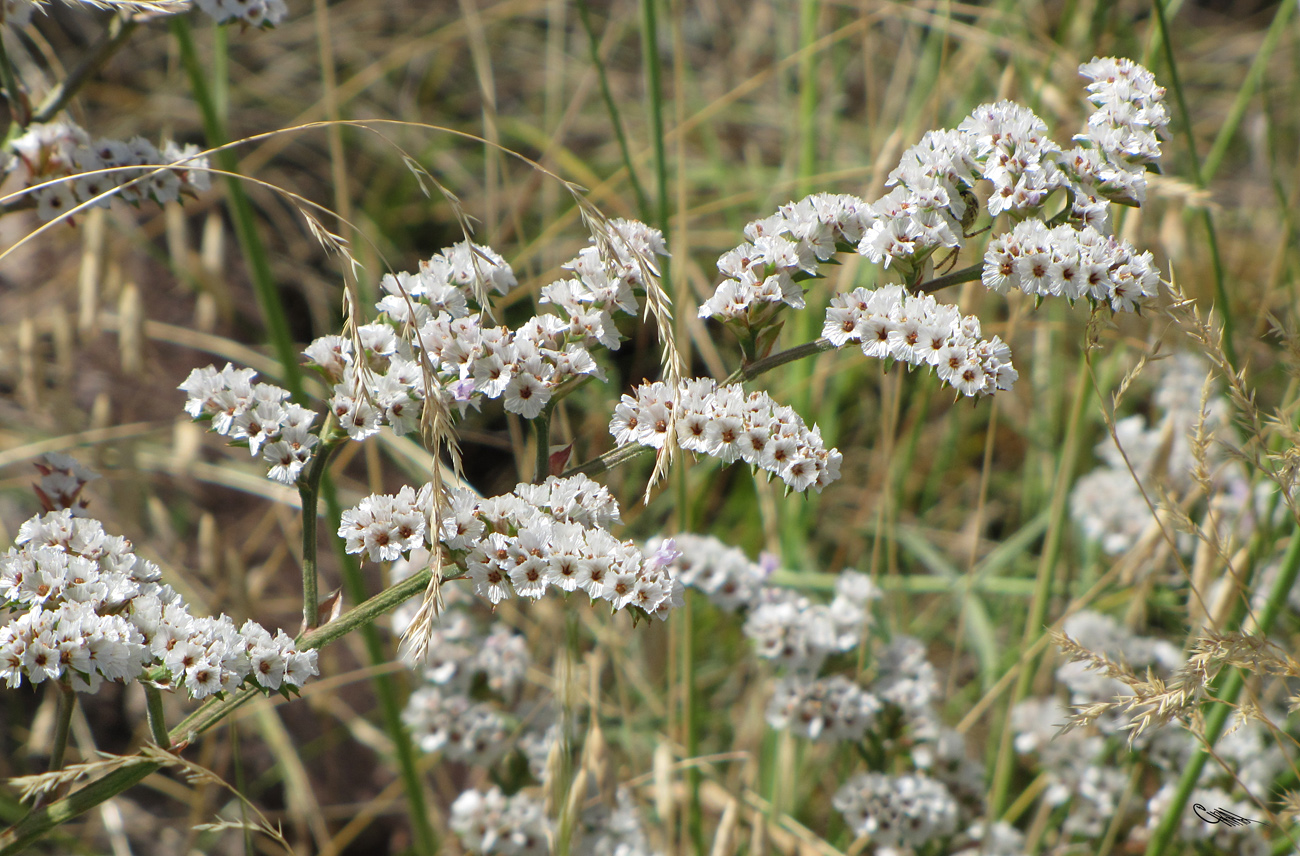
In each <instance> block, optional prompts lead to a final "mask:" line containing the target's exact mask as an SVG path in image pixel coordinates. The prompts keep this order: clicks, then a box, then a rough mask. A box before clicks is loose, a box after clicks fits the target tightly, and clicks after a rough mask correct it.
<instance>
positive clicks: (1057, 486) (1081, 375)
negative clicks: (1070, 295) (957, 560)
mask: <svg viewBox="0 0 1300 856" xmlns="http://www.w3.org/2000/svg"><path fill="white" fill-rule="evenodd" d="M1086 359H1087V354H1084V355H1082V356H1081V357H1080V358H1079V366H1078V369H1077V372H1078V375H1077V376H1078V380H1077V381H1076V383H1075V389H1074V402H1073V403H1072V404H1071V406H1070V421H1069V423H1068V424H1067V425H1066V432H1065V440H1064V442H1063V443H1062V445H1061V449H1062V451H1061V456H1060V458H1059V459H1058V460H1057V464H1056V480H1055V483H1054V486H1053V490H1052V504H1051V507H1050V509H1051V510H1050V514H1049V517H1048V528H1047V534H1046V536H1045V538H1046V540H1045V542H1044V544H1043V552H1042V555H1041V557H1040V560H1039V563H1038V578H1037V581H1036V583H1035V586H1034V595H1033V598H1032V599H1031V600H1030V604H1029V618H1028V619H1027V620H1026V622H1025V629H1024V637H1023V639H1022V641H1021V648H1022V649H1023V650H1029V649H1031V648H1033V646H1034V644H1035V643H1036V642H1037V641H1038V638H1039V637H1040V636H1042V635H1043V631H1044V629H1045V627H1046V625H1047V607H1048V605H1049V604H1050V602H1051V597H1052V578H1053V576H1054V575H1055V573H1056V566H1057V562H1058V561H1059V559H1060V557H1061V547H1062V545H1063V543H1064V536H1065V532H1066V531H1067V530H1068V528H1069V502H1068V499H1069V496H1070V485H1071V484H1072V483H1073V480H1074V465H1075V458H1076V457H1077V453H1076V450H1077V447H1078V438H1079V433H1080V431H1081V430H1082V425H1083V414H1084V410H1085V408H1084V405H1085V403H1086V402H1087V401H1088V397H1089V393H1090V392H1091V391H1092V384H1091V383H1090V381H1089V377H1088V370H1087V365H1086ZM1038 662H1039V658H1038V657H1033V658H1031V659H1029V660H1026V661H1025V663H1024V664H1023V666H1022V668H1021V670H1020V675H1019V676H1018V677H1017V679H1016V687H1015V691H1014V693H1013V695H1012V697H1011V703H1010V704H1009V705H1008V707H1007V718H1008V720H1009V719H1010V716H1011V709H1012V708H1014V707H1015V706H1016V704H1018V703H1019V702H1020V701H1021V700H1023V699H1024V698H1025V697H1026V696H1028V695H1029V690H1030V687H1031V685H1032V684H1033V681H1034V676H1035V674H1036V673H1037V669H1038ZM1013 748H1014V747H1013V745H1012V740H1011V729H1010V728H1004V729H1003V731H1002V739H1001V741H1000V743H999V744H998V755H997V763H996V765H995V767H994V772H993V785H992V788H991V791H990V795H989V818H990V819H994V820H996V819H999V817H1000V815H1001V814H1002V810H1003V808H1005V807H1006V802H1007V792H1008V789H1009V788H1010V785H1011V772H1012V760H1013V759H1014V752H1013V751H1012V750H1013Z"/></svg>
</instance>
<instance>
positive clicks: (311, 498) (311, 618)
mask: <svg viewBox="0 0 1300 856" xmlns="http://www.w3.org/2000/svg"><path fill="white" fill-rule="evenodd" d="M329 427H330V423H328V422H327V423H326V427H325V428H324V429H322V431H321V433H322V434H325V433H327V432H328V431H329ZM342 445H343V443H342V442H341V441H339V442H330V441H326V442H324V443H321V445H320V448H319V449H317V450H316V457H315V459H314V460H313V461H312V463H311V469H310V470H308V471H307V478H305V479H303V480H301V481H299V482H298V498H299V500H300V503H299V504H300V506H301V508H302V628H303V630H312V629H314V628H315V627H316V625H317V624H318V623H319V622H320V582H319V571H318V568H319V562H320V559H319V556H318V555H317V552H318V550H319V539H318V537H317V532H318V524H319V519H320V515H319V514H318V513H317V502H318V499H319V498H320V486H321V479H322V478H323V477H324V475H325V471H326V469H327V468H328V466H329V461H330V458H331V457H333V456H334V453H335V452H336V451H338V450H339V449H340V448H342Z"/></svg>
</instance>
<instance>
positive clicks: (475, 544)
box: [338, 475, 682, 619]
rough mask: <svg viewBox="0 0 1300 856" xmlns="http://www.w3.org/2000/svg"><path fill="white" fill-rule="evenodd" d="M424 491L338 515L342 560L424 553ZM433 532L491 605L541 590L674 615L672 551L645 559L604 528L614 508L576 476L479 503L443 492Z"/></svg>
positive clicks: (677, 598) (678, 589) (667, 546)
mask: <svg viewBox="0 0 1300 856" xmlns="http://www.w3.org/2000/svg"><path fill="white" fill-rule="evenodd" d="M431 499H432V486H430V485H426V486H425V487H423V488H421V489H420V490H418V491H417V490H415V489H414V488H411V487H405V488H403V489H402V490H401V491H400V492H399V493H398V494H396V495H394V496H385V495H378V496H372V497H367V498H366V499H364V500H362V501H361V503H360V504H358V505H357V506H355V507H354V508H351V509H349V510H347V511H345V512H344V513H343V518H342V523H341V525H340V527H339V533H338V534H339V537H340V538H343V539H344V540H345V542H346V548H347V551H348V552H349V553H366V554H367V555H368V556H369V557H370V559H371V560H372V561H391V560H393V559H396V558H398V557H399V556H403V555H406V554H409V553H410V552H411V551H412V550H415V549H419V548H424V547H429V546H432V542H431V541H430V540H429V539H430V538H432V537H434V536H433V534H432V532H433V527H431V526H429V515H430V513H431V510H430V509H431ZM445 507H446V513H445V514H444V516H443V517H442V519H441V521H440V525H439V526H438V527H437V530H436V531H437V537H438V538H439V540H440V541H441V542H442V545H443V548H444V556H445V557H446V558H448V559H450V560H452V561H454V562H455V563H456V564H457V566H459V567H461V568H463V569H464V573H465V575H466V576H467V577H468V578H469V579H470V580H472V581H473V583H474V591H475V593H477V594H478V595H480V596H482V597H485V598H487V599H488V600H489V601H490V602H492V603H493V604H497V603H500V602H501V601H502V600H506V599H508V598H511V597H515V596H519V597H528V598H532V599H534V600H536V599H538V598H540V597H542V596H543V595H544V594H545V593H546V591H547V589H549V588H556V589H559V590H560V591H563V592H566V593H568V592H575V591H579V590H581V591H583V592H585V593H586V594H587V595H588V596H589V597H590V598H591V599H592V600H593V601H594V600H606V601H609V602H610V604H611V605H612V606H613V608H614V609H616V610H618V609H623V608H626V607H634V608H636V609H637V610H638V611H639V612H641V613H643V614H645V615H648V616H656V617H658V618H660V619H664V618H666V617H667V614H668V611H669V610H670V609H672V608H673V607H674V606H677V605H680V603H681V598H682V585H681V582H680V581H678V580H675V579H673V577H672V575H671V573H670V571H669V568H670V566H671V563H672V561H673V559H674V558H675V557H676V555H677V553H676V550H675V548H674V547H673V545H672V542H671V541H669V542H664V543H662V544H661V545H660V546H659V547H658V548H657V549H656V550H655V551H654V552H652V553H650V554H648V555H647V554H644V553H643V552H642V551H641V550H640V549H639V548H638V547H637V546H636V544H635V543H634V542H632V541H620V540H619V539H618V538H616V537H615V536H614V535H612V534H611V533H610V531H609V529H608V527H609V526H610V525H612V524H614V523H618V522H620V521H621V516H620V512H619V507H618V503H617V502H616V501H615V500H614V498H613V496H611V495H610V493H609V491H608V490H607V489H606V488H605V487H604V486H602V485H599V484H597V483H596V482H593V481H592V480H591V479H590V478H588V477H586V476H584V475H577V476H573V477H572V478H567V479H561V478H557V477H555V476H550V477H548V478H547V479H546V481H545V482H544V483H542V484H540V485H532V484H520V485H518V486H517V487H516V488H515V490H514V492H512V493H508V494H505V495H503V496H496V497H492V498H490V499H482V498H479V497H477V496H475V495H474V494H473V493H471V492H470V491H468V490H464V489H454V490H451V491H450V492H449V494H448V497H447V503H446V506H445Z"/></svg>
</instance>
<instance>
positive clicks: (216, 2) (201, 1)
mask: <svg viewBox="0 0 1300 856" xmlns="http://www.w3.org/2000/svg"><path fill="white" fill-rule="evenodd" d="M195 5H197V6H198V7H199V8H200V9H202V10H203V13H204V14H206V15H207V16H208V17H209V18H211V19H212V20H214V21H216V22H217V23H218V24H224V23H226V22H228V21H238V22H240V23H241V24H243V25H244V26H247V27H268V28H269V27H273V26H275V25H276V24H279V23H280V22H281V21H283V20H284V18H285V16H286V15H288V14H289V7H288V6H286V5H285V2H284V0H196V3H195Z"/></svg>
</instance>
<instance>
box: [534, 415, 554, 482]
mask: <svg viewBox="0 0 1300 856" xmlns="http://www.w3.org/2000/svg"><path fill="white" fill-rule="evenodd" d="M553 403H554V402H550V403H548V404H547V405H546V406H545V407H543V408H542V412H541V413H539V414H537V418H536V419H534V420H533V436H534V438H535V439H536V440H537V452H536V455H535V456H534V458H533V484H541V483H542V482H544V481H546V477H547V476H549V475H550V474H551V409H552V404H553Z"/></svg>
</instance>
